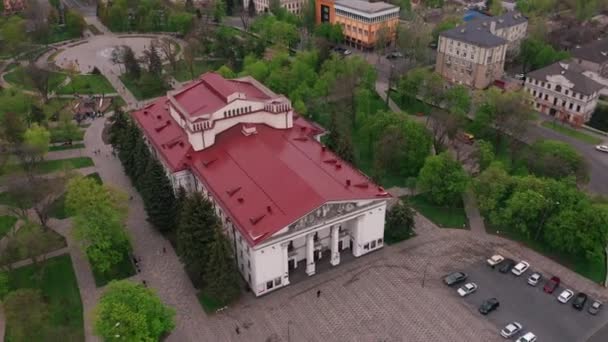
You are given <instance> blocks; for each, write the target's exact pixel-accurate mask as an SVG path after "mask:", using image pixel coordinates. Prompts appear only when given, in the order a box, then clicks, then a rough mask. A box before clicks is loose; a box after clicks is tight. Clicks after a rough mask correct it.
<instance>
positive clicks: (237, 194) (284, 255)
mask: <svg viewBox="0 0 608 342" xmlns="http://www.w3.org/2000/svg"><path fill="white" fill-rule="evenodd" d="M132 116H133V118H134V119H135V121H136V122H137V123H138V124H139V126H140V127H141V129H142V131H143V132H144V135H145V137H146V139H147V141H148V142H149V146H150V148H151V149H152V150H153V154H154V155H155V156H157V157H158V159H159V160H160V161H161V163H162V164H163V165H164V166H165V168H166V170H167V173H168V174H169V175H170V179H171V181H172V183H173V185H174V188H176V189H177V188H179V187H183V188H185V189H187V190H189V191H200V192H202V193H203V194H205V195H206V196H207V197H208V198H209V200H210V201H211V202H212V203H213V204H214V205H215V208H216V212H217V215H218V217H219V218H220V219H221V221H222V223H223V225H224V228H225V231H226V234H227V235H228V236H229V237H230V238H231V239H232V240H233V242H234V246H235V259H236V261H237V264H238V265H239V270H240V272H241V274H242V275H243V278H244V279H245V280H246V281H247V283H248V284H249V286H250V287H251V289H252V290H253V292H254V293H255V294H256V295H262V294H265V293H268V292H269V291H272V290H274V289H277V288H280V287H282V286H286V285H288V284H289V282H290V281H289V279H290V275H292V274H293V273H294V272H304V271H305V272H306V274H308V275H313V274H315V270H316V267H315V266H316V265H317V264H319V263H328V264H331V265H333V266H336V265H338V264H339V263H340V255H341V254H344V253H349V254H351V255H353V256H355V257H359V256H361V255H364V254H366V253H369V252H371V251H374V250H376V249H378V248H381V247H382V246H383V245H384V241H383V239H384V216H385V211H386V204H387V201H388V199H389V198H390V195H388V193H387V192H386V191H385V190H384V189H382V188H381V187H379V186H378V185H376V184H374V183H373V182H372V181H371V180H370V179H369V178H368V177H367V176H366V175H364V174H363V173H361V172H360V171H359V170H357V169H356V168H355V167H353V166H352V165H350V164H349V163H347V162H345V161H343V160H341V159H340V158H339V157H338V156H336V155H335V154H334V153H333V152H331V151H330V150H329V149H327V148H326V147H325V146H324V145H322V144H321V143H320V142H319V139H318V138H319V136H320V135H321V134H322V133H324V131H323V129H322V128H320V127H319V126H317V125H315V124H313V123H311V122H309V121H307V120H306V119H304V118H302V117H300V116H298V115H297V114H296V113H294V111H293V109H292V107H291V102H290V101H289V100H288V99H287V98H286V97H284V96H282V95H277V94H275V93H273V92H272V91H271V90H269V89H268V88H266V87H265V86H263V85H262V84H260V83H259V82H257V81H256V80H255V79H253V78H251V77H243V78H238V79H231V80H228V79H224V78H223V77H222V76H220V75H218V74H215V73H206V74H204V75H202V76H201V77H200V78H199V79H198V80H195V81H193V82H192V83H190V84H189V85H187V86H185V87H184V88H182V89H180V90H177V91H171V92H169V93H168V94H167V96H165V97H162V98H159V99H157V100H156V101H154V102H153V103H151V104H149V105H148V106H146V107H145V108H142V109H141V110H138V111H135V112H133V113H132ZM302 269H304V270H302Z"/></svg>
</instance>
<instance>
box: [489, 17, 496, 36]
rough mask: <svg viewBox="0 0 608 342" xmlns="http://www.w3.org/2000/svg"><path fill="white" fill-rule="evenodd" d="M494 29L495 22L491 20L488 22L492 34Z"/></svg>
mask: <svg viewBox="0 0 608 342" xmlns="http://www.w3.org/2000/svg"><path fill="white" fill-rule="evenodd" d="M494 31H496V22H495V21H494V20H492V22H490V32H491V33H492V34H494Z"/></svg>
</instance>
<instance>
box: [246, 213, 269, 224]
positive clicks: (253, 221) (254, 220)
mask: <svg viewBox="0 0 608 342" xmlns="http://www.w3.org/2000/svg"><path fill="white" fill-rule="evenodd" d="M265 216H266V214H262V215H260V216H256V217H252V218H250V219H249V222H251V224H252V225H254V226H255V225H256V224H258V223H259V222H260V221H262V219H263V218H264V217H265Z"/></svg>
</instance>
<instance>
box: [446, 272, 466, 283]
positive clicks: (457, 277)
mask: <svg viewBox="0 0 608 342" xmlns="http://www.w3.org/2000/svg"><path fill="white" fill-rule="evenodd" d="M467 277H468V275H467V274H466V273H464V272H452V273H450V274H448V275H447V276H445V277H444V278H443V282H444V283H445V284H446V285H447V286H452V285H456V284H458V283H462V282H463V281H465V280H466V279H467Z"/></svg>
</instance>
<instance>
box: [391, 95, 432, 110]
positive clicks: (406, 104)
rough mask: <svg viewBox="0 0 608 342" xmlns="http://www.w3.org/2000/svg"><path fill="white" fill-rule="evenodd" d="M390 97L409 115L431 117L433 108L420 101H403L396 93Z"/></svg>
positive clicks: (408, 99)
mask: <svg viewBox="0 0 608 342" xmlns="http://www.w3.org/2000/svg"><path fill="white" fill-rule="evenodd" d="M389 97H390V98H391V100H393V102H395V104H397V106H399V108H401V110H402V111H403V112H405V113H407V114H411V115H416V114H417V113H424V115H429V114H430V113H431V110H432V108H433V107H431V106H429V105H427V104H426V103H424V102H422V101H420V100H418V99H412V98H408V97H406V98H404V99H403V100H402V99H401V96H400V95H399V93H397V92H396V91H391V93H390V95H389Z"/></svg>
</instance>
